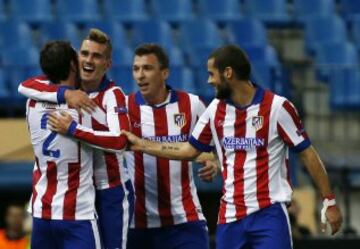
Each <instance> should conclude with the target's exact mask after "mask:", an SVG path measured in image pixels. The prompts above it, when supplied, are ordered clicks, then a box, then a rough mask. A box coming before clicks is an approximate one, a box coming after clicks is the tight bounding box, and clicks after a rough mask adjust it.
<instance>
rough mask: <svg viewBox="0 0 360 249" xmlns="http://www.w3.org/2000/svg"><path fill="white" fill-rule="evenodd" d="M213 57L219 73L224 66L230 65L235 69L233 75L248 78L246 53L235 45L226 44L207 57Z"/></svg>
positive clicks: (238, 77)
mask: <svg viewBox="0 0 360 249" xmlns="http://www.w3.org/2000/svg"><path fill="white" fill-rule="evenodd" d="M212 58H213V59H214V66H215V68H217V69H218V70H219V71H220V72H221V73H222V72H224V71H225V68H226V67H231V68H232V69H233V70H234V71H235V76H236V78H237V79H239V80H249V79H250V73H251V65H250V62H249V59H248V57H247V55H246V53H245V52H244V51H243V50H242V49H241V48H239V47H238V46H236V45H226V46H223V47H220V48H218V49H216V50H215V51H213V52H212V53H211V54H210V55H209V58H208V59H212Z"/></svg>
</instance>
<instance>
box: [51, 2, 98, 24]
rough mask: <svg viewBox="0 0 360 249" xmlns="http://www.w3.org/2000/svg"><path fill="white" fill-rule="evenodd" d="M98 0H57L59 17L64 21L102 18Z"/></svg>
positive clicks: (85, 20) (80, 21) (84, 20)
mask: <svg viewBox="0 0 360 249" xmlns="http://www.w3.org/2000/svg"><path fill="white" fill-rule="evenodd" d="M99 9H100V6H99V3H98V1H97V0H76V1H74V0H61V1H56V10H57V17H58V19H60V20H63V21H72V22H79V23H83V22H87V21H93V20H98V19H100V13H99Z"/></svg>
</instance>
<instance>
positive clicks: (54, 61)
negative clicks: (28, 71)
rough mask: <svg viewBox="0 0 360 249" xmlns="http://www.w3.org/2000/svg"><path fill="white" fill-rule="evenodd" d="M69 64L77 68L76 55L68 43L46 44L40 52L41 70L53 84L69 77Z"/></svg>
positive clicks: (51, 42)
mask: <svg viewBox="0 0 360 249" xmlns="http://www.w3.org/2000/svg"><path fill="white" fill-rule="evenodd" d="M71 62H74V63H75V66H76V67H77V64H78V58H77V53H76V51H75V49H74V48H73V47H72V46H71V44H70V42H68V41H60V40H57V41H50V42H47V43H45V45H44V46H43V47H42V49H41V51H40V67H41V70H42V71H43V72H44V74H45V75H46V76H47V77H48V78H49V80H50V81H51V82H52V83H54V84H58V83H60V81H62V80H66V79H67V78H68V77H69V73H70V70H71Z"/></svg>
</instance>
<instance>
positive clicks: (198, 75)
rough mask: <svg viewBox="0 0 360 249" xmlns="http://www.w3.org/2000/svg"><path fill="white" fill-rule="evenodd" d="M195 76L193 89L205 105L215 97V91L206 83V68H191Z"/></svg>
mask: <svg viewBox="0 0 360 249" xmlns="http://www.w3.org/2000/svg"><path fill="white" fill-rule="evenodd" d="M193 72H194V74H195V87H196V93H197V95H199V96H201V97H202V99H203V100H204V101H205V102H206V103H210V101H211V100H212V99H213V98H214V97H215V89H214V87H213V86H212V85H210V84H209V83H208V78H209V74H208V71H207V67H199V68H193Z"/></svg>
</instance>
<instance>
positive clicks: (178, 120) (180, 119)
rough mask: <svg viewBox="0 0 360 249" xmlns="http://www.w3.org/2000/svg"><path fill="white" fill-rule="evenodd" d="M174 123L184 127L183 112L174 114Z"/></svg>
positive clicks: (184, 118)
mask: <svg viewBox="0 0 360 249" xmlns="http://www.w3.org/2000/svg"><path fill="white" fill-rule="evenodd" d="M174 123H175V124H176V125H177V126H179V127H180V128H182V127H184V125H185V124H186V117H185V113H177V114H174Z"/></svg>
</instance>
